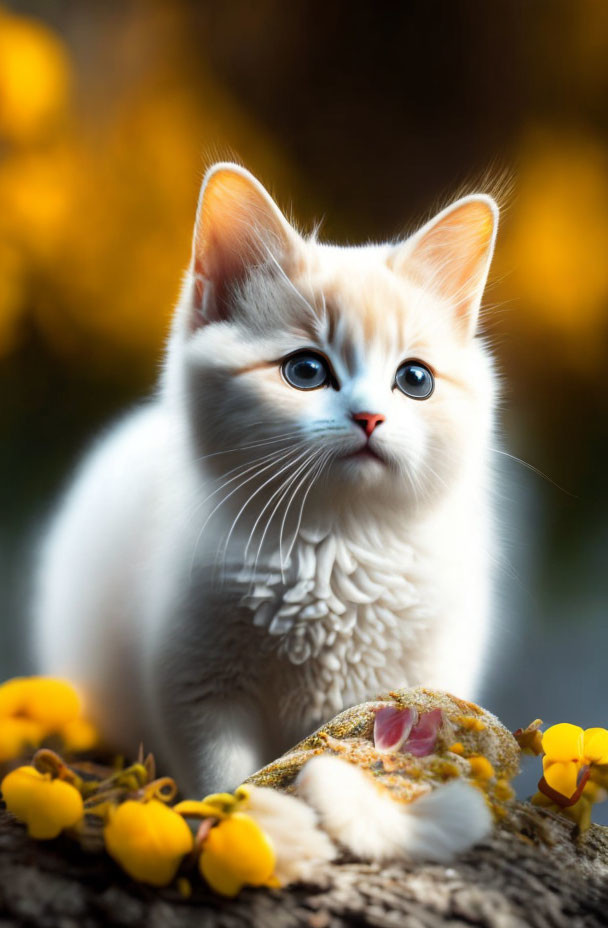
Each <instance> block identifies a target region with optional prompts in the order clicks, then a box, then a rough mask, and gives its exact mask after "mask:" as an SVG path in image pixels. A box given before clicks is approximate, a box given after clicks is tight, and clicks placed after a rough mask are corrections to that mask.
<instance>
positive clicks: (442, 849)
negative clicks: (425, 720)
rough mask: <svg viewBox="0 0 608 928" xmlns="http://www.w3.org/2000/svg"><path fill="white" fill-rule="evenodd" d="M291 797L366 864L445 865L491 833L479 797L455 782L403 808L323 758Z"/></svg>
mask: <svg viewBox="0 0 608 928" xmlns="http://www.w3.org/2000/svg"><path fill="white" fill-rule="evenodd" d="M296 791H297V793H298V794H299V795H300V796H301V797H302V798H303V799H305V800H306V801H307V802H308V803H309V804H310V805H311V806H312V807H313V808H314V809H316V811H317V812H318V814H319V818H320V820H321V824H322V826H323V827H324V828H325V830H326V831H327V832H328V833H329V834H330V836H331V837H332V838H333V839H334V840H335V841H338V842H339V843H340V844H342V845H343V846H344V847H346V848H348V850H350V851H351V852H352V853H353V854H355V855H356V856H357V857H363V858H367V859H371V860H387V859H395V858H400V857H409V858H410V859H414V860H422V859H423V860H435V861H447V860H449V859H450V858H451V857H453V856H454V854H457V853H458V852H459V851H464V850H466V849H467V848H469V847H471V846H472V845H473V844H475V843H476V842H477V841H480V840H481V839H482V838H483V837H485V836H486V835H487V834H488V833H489V832H490V829H491V827H492V818H491V815H490V811H489V809H488V807H487V805H486V802H485V799H484V797H483V796H482V794H481V793H480V792H479V790H477V789H476V788H475V787H474V786H472V785H471V784H469V783H464V782H462V781H459V780H456V781H454V782H452V783H449V784H447V785H446V786H442V787H439V788H438V789H435V790H433V792H431V793H429V794H428V795H426V796H423V797H421V798H420V799H417V800H415V801H414V802H412V803H411V804H409V805H402V804H400V803H397V802H395V800H394V799H391V798H390V795H389V793H388V792H387V791H386V790H383V789H382V788H381V787H380V788H379V787H378V785H377V784H376V783H374V781H373V780H372V778H371V777H370V776H369V775H368V774H367V773H365V771H363V770H361V769H360V768H359V767H356V766H354V765H353V764H350V763H348V762H347V761H343V760H340V759H339V758H337V757H330V756H328V755H324V756H321V757H315V758H313V759H312V760H310V761H309V762H308V763H307V764H306V766H305V767H304V768H303V769H302V771H301V772H300V775H299V776H298V781H297V786H296Z"/></svg>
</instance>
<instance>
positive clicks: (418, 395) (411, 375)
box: [395, 361, 435, 400]
mask: <svg viewBox="0 0 608 928" xmlns="http://www.w3.org/2000/svg"><path fill="white" fill-rule="evenodd" d="M395 383H396V385H397V386H398V387H399V389H400V390H401V392H402V393H405V395H406V396H410V397H411V398H412V399H413V400H426V399H428V397H429V396H430V395H431V393H432V392H433V390H434V389H435V380H434V378H433V375H432V374H431V372H430V370H429V369H428V367H426V366H425V365H424V364H421V363H420V361H406V362H405V364H402V365H401V367H400V368H398V369H397V373H396V374H395Z"/></svg>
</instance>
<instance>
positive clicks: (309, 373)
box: [292, 358, 321, 380]
mask: <svg viewBox="0 0 608 928" xmlns="http://www.w3.org/2000/svg"><path fill="white" fill-rule="evenodd" d="M292 370H293V372H294V374H295V376H296V377H299V378H300V379H301V380H315V379H316V378H317V377H318V376H319V374H320V373H321V363H320V361H317V359H316V358H303V359H302V360H301V361H296V362H295V364H294V365H293V368H292Z"/></svg>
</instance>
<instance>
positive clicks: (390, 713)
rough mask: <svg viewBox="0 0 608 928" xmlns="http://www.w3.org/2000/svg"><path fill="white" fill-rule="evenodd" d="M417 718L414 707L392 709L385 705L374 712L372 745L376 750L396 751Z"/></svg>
mask: <svg viewBox="0 0 608 928" xmlns="http://www.w3.org/2000/svg"><path fill="white" fill-rule="evenodd" d="M417 718H418V713H417V712H416V710H415V709H394V708H393V707H392V706H386V708H384V709H380V710H379V711H378V712H376V718H375V720H374V745H375V747H376V750H377V751H382V753H384V754H393V753H394V752H395V751H398V750H399V748H400V747H401V745H402V744H403V742H404V741H405V739H406V738H407V736H408V735H409V733H410V732H411V730H412V725H413V724H414V722H415V721H416V719H417Z"/></svg>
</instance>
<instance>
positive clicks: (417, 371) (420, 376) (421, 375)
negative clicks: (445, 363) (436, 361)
mask: <svg viewBox="0 0 608 928" xmlns="http://www.w3.org/2000/svg"><path fill="white" fill-rule="evenodd" d="M405 379H406V380H407V382H408V383H409V385H410V386H411V387H421V386H423V384H424V382H425V380H426V371H424V370H423V369H422V368H421V367H414V366H413V365H412V367H408V368H407V371H406V374H405Z"/></svg>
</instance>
